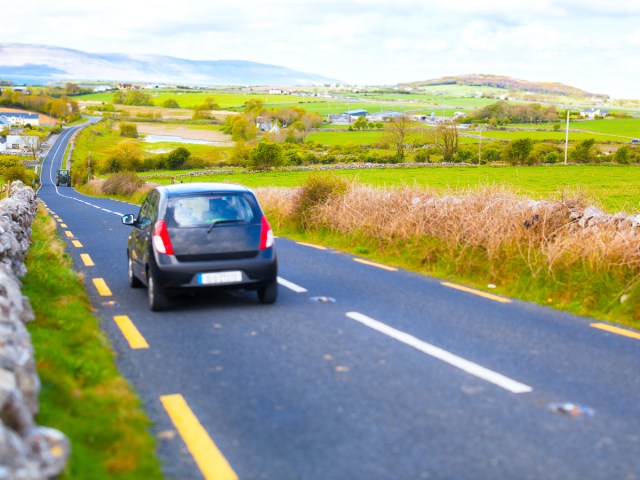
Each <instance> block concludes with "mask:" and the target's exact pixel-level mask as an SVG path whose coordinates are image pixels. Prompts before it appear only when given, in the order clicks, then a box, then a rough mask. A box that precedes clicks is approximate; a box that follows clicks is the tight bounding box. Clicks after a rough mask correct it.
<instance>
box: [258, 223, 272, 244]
mask: <svg viewBox="0 0 640 480" xmlns="http://www.w3.org/2000/svg"><path fill="white" fill-rule="evenodd" d="M271 247H273V230H271V225H269V222H268V221H267V217H265V216H262V230H260V250H265V249H267V248H271Z"/></svg>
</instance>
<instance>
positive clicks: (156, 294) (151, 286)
mask: <svg viewBox="0 0 640 480" xmlns="http://www.w3.org/2000/svg"><path fill="white" fill-rule="evenodd" d="M147 282H148V285H147V300H148V301H149V309H150V310H151V311H152V312H160V311H162V310H166V309H167V307H168V306H169V297H168V296H167V294H166V293H165V292H164V291H163V290H162V289H160V287H159V286H158V284H157V283H156V280H155V278H154V275H153V272H152V271H149V275H148V279H147Z"/></svg>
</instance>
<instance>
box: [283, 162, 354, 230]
mask: <svg viewBox="0 0 640 480" xmlns="http://www.w3.org/2000/svg"><path fill="white" fill-rule="evenodd" d="M348 190H349V182H347V180H345V179H344V178H341V177H338V176H337V175H335V174H333V173H312V174H311V175H309V177H308V178H307V181H306V182H305V183H304V185H302V188H301V189H300V192H299V194H298V195H297V197H296V198H295V200H294V206H293V218H294V221H295V223H296V224H297V225H298V226H299V227H301V228H303V229H308V228H310V227H312V226H313V225H314V218H313V209H314V208H315V207H316V206H318V205H321V204H324V203H327V202H328V201H329V200H331V199H333V198H335V197H337V196H339V195H344V194H346V193H347V191H348Z"/></svg>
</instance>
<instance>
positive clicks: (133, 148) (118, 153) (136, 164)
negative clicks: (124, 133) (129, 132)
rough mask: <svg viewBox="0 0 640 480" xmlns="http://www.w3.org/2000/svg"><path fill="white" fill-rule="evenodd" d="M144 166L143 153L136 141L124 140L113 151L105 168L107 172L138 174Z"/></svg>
mask: <svg viewBox="0 0 640 480" xmlns="http://www.w3.org/2000/svg"><path fill="white" fill-rule="evenodd" d="M141 166H142V152H141V150H140V146H139V145H138V143H137V141H135V140H130V139H127V140H123V141H121V142H120V143H119V144H118V145H116V147H115V148H114V149H113V150H112V151H111V154H110V155H109V157H108V158H107V164H106V166H105V168H104V170H105V171H107V172H121V171H122V172H136V171H138V170H140V168H141Z"/></svg>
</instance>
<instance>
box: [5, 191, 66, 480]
mask: <svg viewBox="0 0 640 480" xmlns="http://www.w3.org/2000/svg"><path fill="white" fill-rule="evenodd" d="M36 209H37V199H36V194H35V192H34V191H33V189H31V188H30V187H25V186H24V184H23V183H22V182H14V183H13V184H12V185H11V188H10V196H9V198H4V199H2V200H0V480H5V479H6V480H9V479H11V480H36V479H37V480H39V479H48V478H54V477H56V476H58V475H59V474H60V473H61V472H62V471H63V470H64V468H65V465H66V463H67V459H68V457H69V452H70V446H69V441H68V440H67V438H66V437H65V436H64V435H63V434H62V433H60V432H59V431H57V430H53V429H51V428H46V427H41V426H38V425H36V424H35V421H34V416H35V414H36V413H37V412H38V394H39V391H40V380H39V378H38V375H37V373H36V363H35V359H34V355H33V353H34V352H33V346H32V344H31V336H30V335H29V332H28V331H27V329H26V327H25V324H26V323H28V322H31V321H33V320H34V314H33V310H32V309H31V305H30V303H29V299H28V298H27V297H25V296H23V295H22V291H21V283H20V280H19V278H20V277H22V276H24V274H25V273H26V268H25V265H24V255H25V252H26V251H27V249H28V248H29V244H30V238H31V224H32V222H33V219H34V217H35V214H36Z"/></svg>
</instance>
